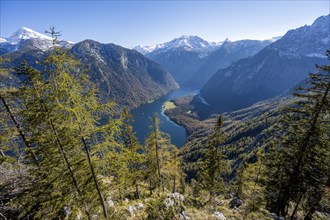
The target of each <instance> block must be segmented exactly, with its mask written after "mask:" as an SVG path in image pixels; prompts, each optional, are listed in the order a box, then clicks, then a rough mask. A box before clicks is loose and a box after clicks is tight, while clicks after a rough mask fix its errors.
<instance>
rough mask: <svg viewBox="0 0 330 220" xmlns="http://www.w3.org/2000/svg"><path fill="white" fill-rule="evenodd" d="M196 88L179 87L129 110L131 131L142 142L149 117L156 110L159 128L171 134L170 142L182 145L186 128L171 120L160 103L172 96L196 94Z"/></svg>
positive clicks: (185, 135)
mask: <svg viewBox="0 0 330 220" xmlns="http://www.w3.org/2000/svg"><path fill="white" fill-rule="evenodd" d="M197 92H198V90H196V89H189V88H180V89H178V90H176V91H173V92H170V93H168V94H166V95H164V96H162V97H160V98H158V99H156V100H155V101H153V102H152V103H147V104H144V105H142V106H140V107H139V108H136V109H134V110H132V111H131V114H132V115H133V118H134V122H133V124H132V126H133V131H134V132H136V136H137V138H138V139H139V141H140V142H141V143H144V141H145V139H146V137H147V135H148V133H149V131H150V130H149V123H150V118H152V117H153V115H154V113H155V112H157V113H158V116H159V119H160V130H161V131H163V132H165V133H167V134H169V135H170V136H171V142H172V144H174V145H175V146H177V147H178V148H180V147H182V146H183V145H184V144H185V142H186V140H187V132H186V129H185V128H183V127H182V126H180V125H177V124H176V123H174V122H173V121H171V120H170V119H169V118H168V117H167V116H166V115H165V114H164V113H163V112H162V105H163V104H164V103H165V102H166V101H168V100H171V99H173V98H178V97H181V96H186V95H192V94H197Z"/></svg>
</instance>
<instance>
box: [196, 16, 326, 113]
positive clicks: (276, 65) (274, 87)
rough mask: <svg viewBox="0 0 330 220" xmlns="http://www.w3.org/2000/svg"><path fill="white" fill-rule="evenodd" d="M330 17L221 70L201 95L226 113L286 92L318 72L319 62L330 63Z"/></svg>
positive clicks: (292, 31)
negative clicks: (327, 52) (329, 52)
mask: <svg viewBox="0 0 330 220" xmlns="http://www.w3.org/2000/svg"><path fill="white" fill-rule="evenodd" d="M329 17H330V16H329V15H328V16H323V17H320V18H318V19H317V20H316V21H315V22H314V23H313V24H312V25H311V26H304V27H301V28H298V29H295V30H290V31H288V32H287V34H286V35H285V36H283V37H282V38H281V39H280V40H278V41H276V42H274V43H272V44H270V45H269V46H267V47H266V48H264V49H263V50H261V51H260V52H259V53H257V54H256V55H254V56H253V57H249V58H246V59H242V60H239V61H237V62H235V63H233V64H232V65H231V66H229V67H228V68H225V69H220V70H219V71H218V72H217V73H216V74H215V75H214V76H213V77H212V78H211V79H210V80H209V81H208V82H207V83H206V84H205V86H204V87H203V88H202V89H201V92H200V96H201V97H203V98H204V99H205V101H206V102H207V103H209V104H210V105H211V106H212V108H213V110H214V111H215V112H224V111H231V110H236V109H240V108H243V107H247V106H249V105H251V104H253V103H255V102H257V101H260V100H264V99H267V98H271V97H274V96H276V95H279V94H281V93H283V92H285V91H286V90H288V89H289V88H290V87H292V86H293V85H295V84H296V83H298V82H299V81H301V80H303V79H304V78H306V77H307V75H308V73H309V72H314V71H316V68H315V65H316V64H319V65H321V64H325V63H326V62H328V60H327V58H326V56H325V51H326V50H327V49H329V48H330V45H329V29H328V28H326V27H329Z"/></svg>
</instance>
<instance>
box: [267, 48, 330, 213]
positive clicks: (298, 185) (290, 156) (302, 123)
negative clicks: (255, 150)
mask: <svg viewBox="0 0 330 220" xmlns="http://www.w3.org/2000/svg"><path fill="white" fill-rule="evenodd" d="M328 53H329V51H328ZM329 55H330V54H329ZM319 70H320V72H319V73H315V74H310V85H309V87H308V88H301V89H300V91H301V92H300V93H297V94H296V96H297V97H298V98H299V99H298V101H297V102H296V104H295V105H294V106H292V107H291V108H288V109H287V110H286V111H285V112H283V120H282V122H281V123H280V132H279V134H280V135H279V137H278V138H277V141H276V142H275V144H274V145H275V146H274V148H273V149H272V152H271V154H270V155H269V159H268V167H269V168H270V172H269V180H268V182H267V188H266V194H267V200H268V204H267V207H268V208H269V209H270V210H271V211H272V212H275V213H277V214H281V215H283V216H286V215H288V214H290V215H291V217H292V218H294V216H295V215H296V213H297V212H298V211H302V212H303V213H304V216H305V217H306V218H307V219H310V218H311V215H312V214H313V213H314V211H315V209H316V207H317V206H318V204H319V202H320V200H321V198H322V192H323V190H324V187H325V184H326V181H327V179H328V173H329V171H330V160H329V158H330V142H329V124H330V123H329V114H330V113H329V109H330V95H329V90H330V66H323V67H319ZM291 204H292V205H293V206H292V207H293V208H292V209H290V210H289V207H290V205H291ZM289 212H290V213H289Z"/></svg>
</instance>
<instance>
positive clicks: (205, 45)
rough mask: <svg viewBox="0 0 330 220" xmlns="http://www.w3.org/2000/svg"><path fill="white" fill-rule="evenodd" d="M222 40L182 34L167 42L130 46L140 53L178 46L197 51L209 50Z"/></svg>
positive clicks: (215, 47)
mask: <svg viewBox="0 0 330 220" xmlns="http://www.w3.org/2000/svg"><path fill="white" fill-rule="evenodd" d="M222 43H223V42H217V43H216V42H208V41H206V40H203V39H202V38H200V37H198V36H187V35H182V36H181V37H178V38H175V39H173V40H171V41H169V42H166V43H162V44H157V45H154V46H141V45H138V46H136V47H132V49H134V50H137V51H139V52H140V53H142V54H147V53H152V52H160V51H169V50H176V49H178V48H180V49H183V50H186V51H199V52H206V53H207V52H210V51H213V50H215V49H217V48H219V47H220V46H221V44H222Z"/></svg>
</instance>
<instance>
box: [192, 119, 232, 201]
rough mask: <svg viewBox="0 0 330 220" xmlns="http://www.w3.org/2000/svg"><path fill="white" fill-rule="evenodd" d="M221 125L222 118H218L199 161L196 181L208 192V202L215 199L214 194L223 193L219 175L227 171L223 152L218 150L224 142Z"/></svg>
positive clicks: (222, 184)
mask: <svg viewBox="0 0 330 220" xmlns="http://www.w3.org/2000/svg"><path fill="white" fill-rule="evenodd" d="M222 125H223V117H222V116H219V117H218V120H217V123H216V124H215V126H214V129H213V134H211V135H210V136H209V138H208V139H209V141H208V144H207V145H206V147H205V149H204V154H203V156H202V158H201V159H200V161H199V165H200V167H201V171H200V173H199V177H198V179H199V182H201V185H202V186H203V189H205V190H207V191H208V192H209V196H210V200H209V201H210V202H212V201H213V199H214V198H215V193H216V192H223V191H224V187H225V186H224V182H223V179H222V177H221V175H222V174H224V173H225V172H226V171H227V162H226V161H225V157H224V154H223V152H222V151H221V150H220V149H219V147H220V145H221V144H222V143H223V141H224V132H223V130H222V128H221V127H222Z"/></svg>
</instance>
